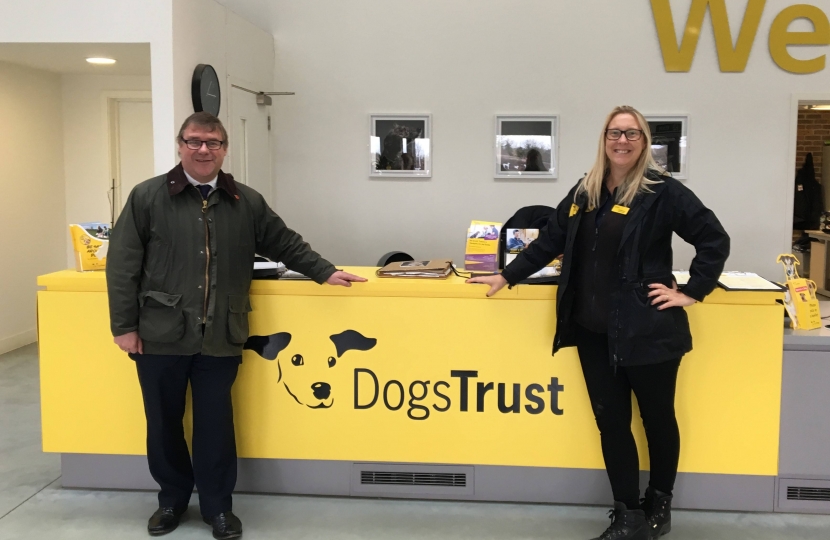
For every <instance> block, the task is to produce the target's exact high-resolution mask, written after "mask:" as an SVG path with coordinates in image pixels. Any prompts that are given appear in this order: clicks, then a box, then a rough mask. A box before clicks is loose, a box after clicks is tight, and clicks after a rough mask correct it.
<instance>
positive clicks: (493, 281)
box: [466, 274, 507, 296]
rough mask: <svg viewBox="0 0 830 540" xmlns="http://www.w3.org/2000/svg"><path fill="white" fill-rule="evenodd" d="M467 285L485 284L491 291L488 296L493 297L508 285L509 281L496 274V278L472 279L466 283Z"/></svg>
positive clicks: (480, 277) (481, 277) (482, 277)
mask: <svg viewBox="0 0 830 540" xmlns="http://www.w3.org/2000/svg"><path fill="white" fill-rule="evenodd" d="M466 282H467V283H484V284H486V285H489V286H490V290H489V291H487V296H493V295H494V294H496V293H497V292H499V291H500V290H501V289H502V288H503V287H504V286H505V285H507V280H506V279H504V278H503V277H502V275H501V274H496V275H494V276H479V277H474V278H470V279H468V280H467V281H466Z"/></svg>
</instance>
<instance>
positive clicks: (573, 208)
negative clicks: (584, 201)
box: [568, 204, 579, 217]
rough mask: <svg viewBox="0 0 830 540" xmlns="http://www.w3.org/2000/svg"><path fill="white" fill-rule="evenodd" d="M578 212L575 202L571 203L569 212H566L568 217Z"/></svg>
mask: <svg viewBox="0 0 830 540" xmlns="http://www.w3.org/2000/svg"><path fill="white" fill-rule="evenodd" d="M577 212H579V207H578V206H577V205H575V204H572V205H571V212H570V214H568V217H574V216H575V215H576V213H577Z"/></svg>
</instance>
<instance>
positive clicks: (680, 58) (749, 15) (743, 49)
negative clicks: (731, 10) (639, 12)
mask: <svg viewBox="0 0 830 540" xmlns="http://www.w3.org/2000/svg"><path fill="white" fill-rule="evenodd" d="M765 4H766V0H748V2H747V6H746V13H744V20H743V23H741V30H740V32H739V33H738V42H737V43H736V44H735V45H734V47H733V44H732V43H733V42H732V32H731V30H730V29H729V16H728V15H727V13H726V2H725V0H692V7H691V9H690V10H689V18H688V19H687V20H686V29H685V31H684V32H683V41H681V43H680V45H679V46H678V44H677V36H676V34H675V31H674V18H673V17H672V12H671V4H670V0H651V10H652V12H653V13H654V23H655V25H657V36H658V37H659V38H660V49H661V50H662V51H663V65H664V66H665V67H666V71H675V72H677V71H682V72H686V71H689V69H691V67H692V60H693V59H694V56H695V50H696V49H697V42H698V39H699V38H700V31H701V29H702V28H703V19H704V17H705V16H706V8H707V7H709V15H710V17H711V19H712V30H713V31H714V34H715V45H716V46H717V50H718V63H719V64H720V70H721V71H726V72H741V71H743V70H744V69H746V63H747V61H748V60H749V52H750V51H751V50H752V44H753V42H754V41H755V34H757V33H758V26H759V24H760V23H761V15H762V14H763V12H764V5H765Z"/></svg>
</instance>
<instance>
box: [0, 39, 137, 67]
mask: <svg viewBox="0 0 830 540" xmlns="http://www.w3.org/2000/svg"><path fill="white" fill-rule="evenodd" d="M92 56H103V57H106V58H114V59H115V60H116V63H115V64H113V65H110V66H98V65H93V64H90V63H89V62H87V61H86V59H87V58H89V57H92ZM0 62H9V63H12V64H18V65H21V66H26V67H30V68H34V69H41V70H44V71H51V72H52V73H60V74H64V73H86V74H98V75H150V44H149V43H0Z"/></svg>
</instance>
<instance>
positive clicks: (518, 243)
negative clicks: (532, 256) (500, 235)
mask: <svg viewBox="0 0 830 540" xmlns="http://www.w3.org/2000/svg"><path fill="white" fill-rule="evenodd" d="M521 232H522V231H521V229H513V237H512V238H508V239H507V249H508V250H509V251H513V250H515V251H521V250H523V249H524V248H525V243H524V240H522V238H521Z"/></svg>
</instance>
